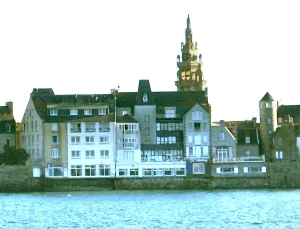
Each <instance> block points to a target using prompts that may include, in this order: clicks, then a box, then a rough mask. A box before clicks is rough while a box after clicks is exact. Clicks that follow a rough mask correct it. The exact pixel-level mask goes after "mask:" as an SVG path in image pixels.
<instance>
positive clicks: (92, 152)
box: [85, 150, 95, 159]
mask: <svg viewBox="0 0 300 229" xmlns="http://www.w3.org/2000/svg"><path fill="white" fill-rule="evenodd" d="M85 158H88V159H90V158H95V150H86V151H85Z"/></svg>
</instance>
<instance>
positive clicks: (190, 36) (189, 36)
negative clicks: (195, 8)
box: [185, 15, 193, 43]
mask: <svg viewBox="0 0 300 229" xmlns="http://www.w3.org/2000/svg"><path fill="white" fill-rule="evenodd" d="M185 43H193V34H192V27H191V20H190V15H188V18H187V20H186V29H185Z"/></svg>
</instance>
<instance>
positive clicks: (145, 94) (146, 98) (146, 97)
mask: <svg viewBox="0 0 300 229" xmlns="http://www.w3.org/2000/svg"><path fill="white" fill-rule="evenodd" d="M143 102H148V95H147V93H144V95H143Z"/></svg>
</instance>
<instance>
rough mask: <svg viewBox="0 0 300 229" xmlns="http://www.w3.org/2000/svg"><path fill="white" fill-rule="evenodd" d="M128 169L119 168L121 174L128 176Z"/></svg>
mask: <svg viewBox="0 0 300 229" xmlns="http://www.w3.org/2000/svg"><path fill="white" fill-rule="evenodd" d="M127 173H128V169H119V176H120V177H121V176H127Z"/></svg>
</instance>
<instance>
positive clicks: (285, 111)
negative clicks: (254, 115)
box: [277, 105, 300, 117]
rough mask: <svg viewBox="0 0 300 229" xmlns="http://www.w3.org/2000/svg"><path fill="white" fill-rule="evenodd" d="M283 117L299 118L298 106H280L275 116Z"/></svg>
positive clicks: (299, 107)
mask: <svg viewBox="0 0 300 229" xmlns="http://www.w3.org/2000/svg"><path fill="white" fill-rule="evenodd" d="M285 115H290V116H291V117H295V116H300V105H281V106H280V107H279V108H278V110H277V116H278V117H283V116H285Z"/></svg>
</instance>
